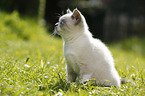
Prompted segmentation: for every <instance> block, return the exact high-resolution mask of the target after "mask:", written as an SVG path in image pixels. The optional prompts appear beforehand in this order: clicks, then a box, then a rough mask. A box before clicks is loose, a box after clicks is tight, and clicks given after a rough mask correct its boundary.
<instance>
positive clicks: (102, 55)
mask: <svg viewBox="0 0 145 96" xmlns="http://www.w3.org/2000/svg"><path fill="white" fill-rule="evenodd" d="M56 32H57V33H58V34H59V35H61V37H62V39H63V42H64V45H63V47H64V49H63V50H64V56H65V59H66V67H67V80H68V81H69V82H74V81H80V82H81V83H83V82H84V81H88V80H90V79H96V81H97V82H98V84H102V85H103V84H105V85H106V86H108V85H110V84H111V85H113V86H120V77H119V75H118V73H117V71H116V69H115V66H114V61H113V57H112V55H111V53H110V51H109V50H108V48H107V47H106V46H105V45H104V44H103V43H102V42H101V41H100V40H98V39H94V38H93V37H92V34H91V33H90V32H89V30H88V26H87V23H86V20H85V18H84V16H83V15H82V14H81V12H80V11H79V10H77V9H74V11H73V12H71V11H70V10H69V9H68V10H67V14H65V15H63V16H61V17H60V18H59V22H58V23H56ZM106 80H108V81H109V82H106Z"/></svg>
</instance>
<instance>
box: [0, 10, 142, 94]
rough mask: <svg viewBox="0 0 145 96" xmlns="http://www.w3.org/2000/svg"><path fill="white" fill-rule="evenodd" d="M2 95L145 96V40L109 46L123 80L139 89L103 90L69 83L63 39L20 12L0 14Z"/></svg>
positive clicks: (127, 86) (97, 87)
mask: <svg viewBox="0 0 145 96" xmlns="http://www.w3.org/2000/svg"><path fill="white" fill-rule="evenodd" d="M0 14H1V15H0V21H1V22H0V95H1V96H5V95H11V96H17V95H34V96H35V95H40V96H41V95H44V96H45V95H48V96H49V95H66V96H70V95H72V96H76V95H81V96H89V95H140V96H141V95H142V96H143V95H144V94H145V91H144V90H145V75H144V74H145V70H144V69H145V55H144V53H145V51H144V48H145V39H143V38H137V37H133V38H130V39H126V40H124V41H121V42H116V43H113V44H109V45H108V46H109V49H110V50H111V52H112V54H113V57H114V59H115V63H116V69H117V71H118V72H119V74H120V76H121V77H122V78H127V79H131V80H132V81H133V82H135V83H136V86H132V85H131V84H125V85H122V86H121V88H114V87H111V88H108V89H107V88H103V87H99V86H94V85H91V84H88V85H80V84H76V83H72V84H67V83H66V71H65V60H64V57H63V52H62V40H61V39H60V38H55V37H52V36H50V35H49V34H47V33H46V29H45V28H44V27H42V26H40V25H38V24H37V22H36V21H34V20H32V21H31V19H30V18H28V19H27V18H25V19H22V18H20V16H19V14H18V13H17V12H13V13H11V14H7V13H4V12H0Z"/></svg>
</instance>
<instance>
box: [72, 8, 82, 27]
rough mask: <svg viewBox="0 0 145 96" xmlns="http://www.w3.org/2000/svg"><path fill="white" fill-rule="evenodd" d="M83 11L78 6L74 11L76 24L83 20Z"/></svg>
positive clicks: (73, 16)
mask: <svg viewBox="0 0 145 96" xmlns="http://www.w3.org/2000/svg"><path fill="white" fill-rule="evenodd" d="M80 14H81V13H80V12H79V10H78V9H77V8H76V9H74V11H73V15H72V19H73V20H74V22H75V24H78V23H79V22H80V21H81V15H80Z"/></svg>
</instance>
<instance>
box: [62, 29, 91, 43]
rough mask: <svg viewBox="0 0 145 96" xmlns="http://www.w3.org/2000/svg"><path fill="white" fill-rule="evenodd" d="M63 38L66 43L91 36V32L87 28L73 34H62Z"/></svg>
mask: <svg viewBox="0 0 145 96" xmlns="http://www.w3.org/2000/svg"><path fill="white" fill-rule="evenodd" d="M62 38H63V41H64V43H65V44H67V43H72V42H78V41H79V39H81V40H82V39H83V38H84V39H90V38H92V34H91V33H90V32H89V30H86V31H84V32H77V33H75V34H71V35H70V34H69V35H67V34H66V35H65V36H62Z"/></svg>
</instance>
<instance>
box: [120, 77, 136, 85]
mask: <svg viewBox="0 0 145 96" xmlns="http://www.w3.org/2000/svg"><path fill="white" fill-rule="evenodd" d="M126 83H130V84H131V85H132V86H136V84H135V82H132V81H131V80H127V79H125V78H122V79H121V84H126Z"/></svg>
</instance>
